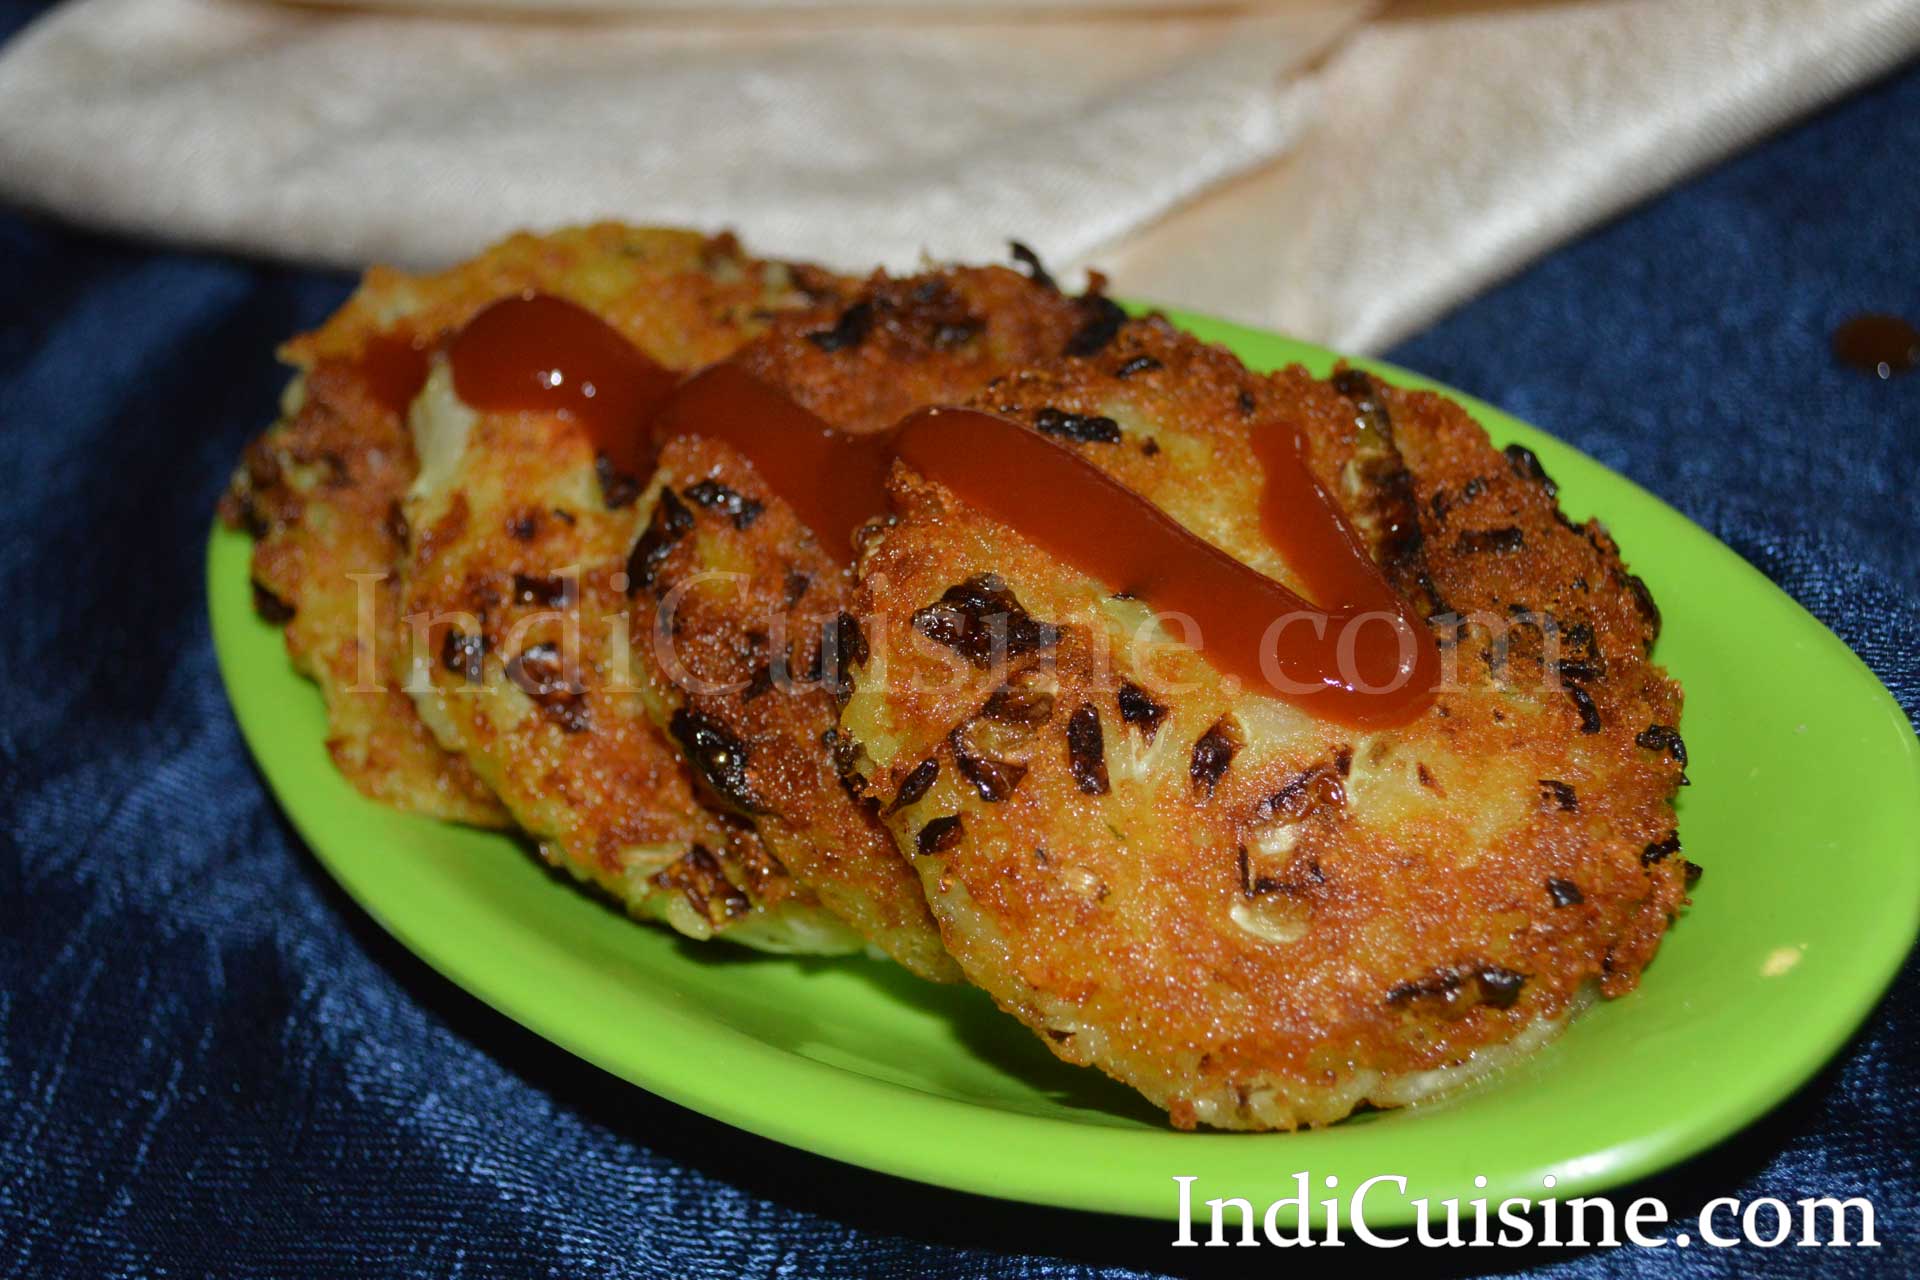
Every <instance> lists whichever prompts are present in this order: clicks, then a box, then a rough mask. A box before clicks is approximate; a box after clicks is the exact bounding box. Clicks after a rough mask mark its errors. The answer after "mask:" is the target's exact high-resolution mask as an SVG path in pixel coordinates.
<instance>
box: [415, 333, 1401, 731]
mask: <svg viewBox="0 0 1920 1280" xmlns="http://www.w3.org/2000/svg"><path fill="white" fill-rule="evenodd" d="M450 356H451V358H452V360H453V368H454V385H455V387H456V389H457V390H458V391H459V394H460V397H461V399H463V400H465V401H466V402H467V403H468V404H470V405H472V406H473V407H475V408H477V409H483V410H503V409H504V410H515V409H530V410H546V411H549V412H561V413H567V414H570V415H572V416H574V417H576V418H579V419H580V420H582V421H583V422H585V423H586V424H587V426H588V429H589V430H590V431H591V432H592V433H593V435H594V439H595V443H596V445H597V446H598V447H599V448H600V450H601V452H602V453H604V454H606V455H607V456H608V458H609V459H610V460H612V461H614V462H615V463H616V465H621V466H623V467H627V468H629V469H630V470H631V471H633V472H634V473H635V474H640V473H642V472H643V470H644V464H645V463H646V461H647V455H648V454H649V453H650V452H651V451H652V450H654V449H657V448H658V447H659V446H660V445H662V444H664V443H665V442H666V441H668V440H671V439H674V438H676V437H679V436H694V435H697V436H702V437H705V438H707V439H712V440H717V441H720V442H722V443H725V444H727V445H729V446H731V447H733V448H734V449H737V450H738V451H739V452H740V453H742V454H744V455H745V456H746V457H747V459H748V460H749V461H751V462H752V463H753V465H754V469H755V470H756V471H757V472H758V473H759V475H760V477H761V478H762V479H763V480H764V481H765V482H766V483H767V485H768V487H769V488H771V489H772V490H773V491H774V492H775V493H777V494H779V495H780V497H781V498H783V499H784V500H785V501H786V502H787V503H788V504H789V505H791V506H792V507H793V509H794V513H795V514H796V515H797V516H798V517H799V519H800V521H801V522H802V523H803V524H805V525H806V526H807V528H808V529H810V530H811V531H812V532H813V533H814V534H815V536H816V537H818V538H819V540H820V543H821V545H822V546H823V547H824V548H825V549H826V550H827V552H828V553H829V554H830V555H831V556H833V557H834V558H835V559H836V560H837V561H838V562H839V563H841V564H842V565H845V564H847V563H849V561H850V560H851V556H852V537H851V535H852V533H853V531H854V530H855V529H857V528H858V527H859V526H860V525H862V524H864V523H865V522H866V521H867V520H869V519H871V518H872V517H874V516H876V515H880V514H883V513H884V512H885V511H886V509H887V497H886V479H887V473H888V470H889V469H890V468H891V466H892V464H893V461H894V460H895V459H896V458H897V459H899V460H900V461H902V462H905V463H906V464H907V465H908V466H910V467H912V468H913V469H914V470H916V471H918V472H919V473H920V474H922V475H924V476H926V477H928V478H929V479H933V480H937V481H939V482H940V483H941V484H943V485H945V486H946V487H947V488H949V489H951V490H952V491H953V492H954V493H955V494H956V495H957V496H958V497H959V498H961V499H962V500H963V501H965V502H966V503H967V504H968V505H970V506H973V507H975V508H977V509H979V510H980V511H982V512H984V513H985V514H987V515H989V516H992V517H993V518H994V519H997V520H999V521H1001V522H1002V523H1004V524H1007V525H1008V526H1010V527H1012V528H1013V529H1015V530H1017V531H1018V532H1019V533H1020V534H1021V535H1022V536H1023V537H1026V538H1027V539H1029V540H1030V541H1032V542H1034V543H1036V544H1038V545H1039V546H1040V547H1041V548H1043V549H1044V550H1046V551H1047V552H1049V553H1050V554H1052V555H1054V556H1056V557H1058V558H1059V559H1061V560H1064V561H1065V562H1067V563H1068V564H1071V565H1073V566H1074V567H1075V568H1076V569H1079V570H1080V571H1081V572H1083V573H1086V574H1088V575H1090V576H1091V577H1094V578H1097V579H1099V580H1100V581H1101V582H1103V583H1105V584H1106V585H1107V586H1109V587H1111V588H1113V589H1115V590H1120V591H1127V592H1130V593H1132V594H1134V595H1136V596H1139V597H1140V598H1141V599H1143V600H1145V601H1146V602H1147V603H1148V604H1149V605H1151V606H1152V607H1153V608H1154V609H1156V610H1158V611H1160V612H1163V613H1178V614H1185V615H1187V616H1188V617H1190V618H1191V619H1192V620H1193V622H1194V624H1195V625H1196V627H1197V628H1198V633H1199V637H1200V639H1201V641H1202V644H1203V646H1204V652H1205V653H1206V656H1207V660H1208V662H1209V663H1211V664H1212V665H1213V666H1214V667H1215V668H1216V669H1218V670H1220V671H1221V672H1222V673H1223V674H1227V675H1232V676H1237V677H1239V678H1240V679H1242V680H1244V681H1246V682H1247V683H1248V684H1250V685H1252V686H1254V687H1256V688H1258V687H1260V686H1263V685H1264V686H1267V687H1269V688H1271V689H1272V690H1273V691H1274V692H1276V693H1278V694H1279V695H1280V696H1281V697H1283V698H1286V699H1287V700H1288V701H1292V702H1296V703H1300V704H1302V705H1303V706H1304V707H1305V708H1306V709H1308V710H1311V711H1312V712H1314V713H1315V714H1316V715H1319V716H1321V717H1323V718H1325V719H1328V720H1333V721H1336V722H1339V723H1342V724H1348V725H1354V726H1381V725H1391V724H1400V723H1405V722H1406V721H1408V720H1411V719H1412V718H1413V717H1415V716H1416V715H1418V714H1419V713H1420V712H1421V711H1422V710H1424V709H1425V708H1426V706H1427V705H1428V704H1429V703H1430V702H1431V701H1432V698H1433V689H1434V686H1435V684H1436V683H1437V680H1438V671H1439V656H1438V653H1437V651H1436V650H1435V647H1434V643H1433V639H1432V637H1431V635H1429V633H1428V631H1427V628H1426V627H1425V625H1424V624H1423V623H1422V622H1421V620H1420V619H1419V618H1418V617H1417V616H1416V615H1414V614H1413V612H1412V611H1411V610H1410V609H1409V607H1408V606H1407V605H1406V603H1405V602H1404V601H1402V600H1401V599H1400V598H1399V597H1398V596H1397V595H1396V594H1395V593H1394V591H1393V589H1392V588H1391V587H1390V586H1389V585H1388V583H1387V581H1386V579H1385V577H1384V576H1383V575H1382V574H1381V572H1380V570H1379V569H1378V568H1377V567H1376V566H1375V565H1374V564H1373V562H1372V561H1371V560H1369V559H1368V558H1367V556H1366V554H1365V552H1364V551H1363V550H1362V548H1361V545H1360V542H1359V539H1358V538H1357V537H1356V535H1355V534H1354V532H1353V530H1352V529H1351V527H1350V526H1349V525H1348V524H1347V522H1346V521H1345V520H1344V519H1343V518H1342V517H1341V515H1340V513H1339V511H1338V509H1337V508H1335V507H1334V506H1333V504H1332V502H1331V500H1330V499H1329V498H1328V496H1327V494H1326V493H1325V491H1324V490H1322V489H1321V487H1320V485H1319V484H1318V483H1317V482H1316V481H1315V480H1314V478H1313V476H1312V474H1311V472H1309V471H1308V469H1307V467H1306V464H1305V462H1304V461H1303V459H1302V456H1301V449H1300V442H1299V440H1298V439H1297V437H1296V436H1295V435H1294V434H1293V433H1292V432H1289V431H1286V430H1284V429H1282V428H1279V427H1269V428H1267V429H1266V430H1263V431H1258V432H1256V433H1255V436H1254V448H1255V452H1256V454H1257V456H1258V457H1259V459H1260V463H1261V466H1262V467H1263V468H1264V470H1265V476H1266V483H1265V488H1264V492H1263V495H1262V500H1261V521H1262V528H1263V531H1264V532H1265V533H1266V535H1267V536H1268V538H1269V539H1271V540H1272V542H1273V544H1274V546H1275V548H1276V549H1277V550H1278V551H1279V552H1280V553H1281V554H1282V555H1283V556H1284V557H1285V558H1286V560H1287V562H1288V564H1290V565H1294V566H1296V571H1297V572H1298V573H1299V574H1300V577H1301V579H1302V580H1303V582H1304V583H1305V584H1306V586H1307V588H1308V590H1310V591H1312V592H1313V593H1314V595H1315V596H1316V597H1318V598H1319V601H1320V603H1319V604H1314V603H1311V602H1309V601H1307V600H1305V599H1303V598H1301V597H1300V596H1298V595H1296V594H1294V593H1293V592H1292V591H1290V590H1288V589H1287V588H1286V587H1285V586H1282V585H1281V584H1280V583H1278V582H1276V581H1274V580H1273V579H1271V578H1269V577H1267V576H1266V575H1265V574H1262V573H1260V572H1258V571H1257V570H1254V569H1252V568H1249V567H1248V566H1247V565H1244V564H1242V563H1241V562H1240V561H1238V560H1236V559H1234V558H1233V557H1232V556H1230V555H1228V554H1227V553H1226V552H1224V551H1221V550H1220V549H1219V548H1217V547H1215V546H1213V545H1212V544H1211V543H1209V542H1207V541H1205V540H1204V539H1202V538H1200V537H1198V536H1197V535H1195V534H1193V533H1192V532H1190V531H1188V530H1187V529H1186V528H1185V527H1184V526H1182V525H1181V524H1180V523H1179V522H1178V521H1176V520H1174V519H1173V518H1172V517H1171V516H1169V515H1167V514H1166V513H1165V512H1164V511H1162V510H1160V509H1159V508H1158V507H1156V506H1154V505H1153V504H1152V503H1151V502H1149V501H1147V500H1146V499H1145V498H1142V497H1141V496H1140V495H1138V494H1136V493H1134V492H1133V491H1132V490H1130V489H1128V488H1127V487H1126V486H1124V485H1122V484H1120V483H1119V482H1118V481H1117V480H1114V479H1113V478H1112V477H1110V476H1108V475H1107V474H1106V473H1105V472H1103V471H1101V470H1100V469H1099V468H1098V467H1096V466H1094V465H1093V464H1092V463H1090V462H1088V461H1086V460H1085V459H1084V458H1082V457H1080V456H1079V455H1078V454H1077V453H1075V452H1074V451H1073V450H1072V449H1070V448H1069V447H1067V446H1064V445H1060V444H1056V443H1054V442H1053V441H1050V440H1048V439H1047V438H1046V437H1044V436H1042V435H1040V434H1039V433H1038V432H1036V431H1033V430H1031V429H1030V428H1028V427H1026V426H1024V425H1022V424H1021V423H1018V422H1015V421H1013V420H1012V419H1009V418H1003V417H1000V416H998V415H996V414H991V413H984V412H980V411H978V410H972V409H922V410H919V411H918V412H915V413H912V414H909V415H908V416H907V417H906V418H904V419H903V420H902V421H901V422H900V423H899V424H898V425H896V426H895V427H893V428H891V429H890V430H886V431H881V432H874V433H869V434H862V435H855V434H850V433H847V432H842V431H837V430H835V429H834V428H833V427H832V426H830V425H829V424H827V423H826V422H824V421H822V420H821V419H820V418H819V417H817V416H815V415H814V414H813V413H811V412H809V411H808V410H806V409H805V408H803V407H801V406H800V405H799V404H797V403H795V402H794V401H793V400H791V399H789V398H788V397H787V396H785V395H783V394H782V393H780V392H779V391H777V390H775V389H774V388H773V387H771V386H768V385H767V384H766V383H763V382H761V381H759V380H758V379H756V378H754V377H753V376H752V375H751V374H748V373H746V372H745V371H743V370H741V369H739V368H737V367H735V366H732V365H725V364H721V365H714V366H711V367H709V368H707V369H705V370H702V371H701V372H699V373H697V374H694V375H693V376H692V377H690V378H687V379H686V380H685V381H683V382H681V383H680V384H679V386H678V387H677V388H675V387H673V385H672V384H673V376H674V375H672V374H671V373H669V372H668V371H666V370H664V369H662V368H660V366H658V365H656V364H654V363H653V362H652V361H650V360H648V359H647V358H646V357H645V356H644V355H641V354H640V353H639V352H638V351H635V350H634V349H633V348H632V346H631V345H629V344H628V343H627V341H626V340H625V339H624V338H622V337H621V336H620V335H619V334H618V333H617V332H615V331H614V330H612V329H611V328H609V327H607V326H606V325H605V324H604V323H603V322H601V321H600V320H599V319H598V318H597V317H595V316H594V315H592V313H590V312H587V311H585V310H583V309H581V308H579V307H576V306H574V305H573V304H571V303H567V302H562V301H560V300H558V299H553V298H545V297H542V296H539V295H533V296H529V297H525V298H519V299H509V300H508V301H506V302H502V303H497V304H495V305H494V306H493V307H490V308H488V309H487V310H486V311H483V312H481V313H480V315H479V316H477V317H475V319H474V321H473V322H472V323H471V324H469V325H468V327H467V329H466V331H465V332H463V333H462V334H461V335H460V337H459V338H457V339H456V340H455V342H454V344H453V347H452V349H451V351H450ZM1283 620H1284V621H1283ZM1276 624H1280V625H1278V627H1277V629H1276ZM1343 672H1344V674H1343Z"/></svg>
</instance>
